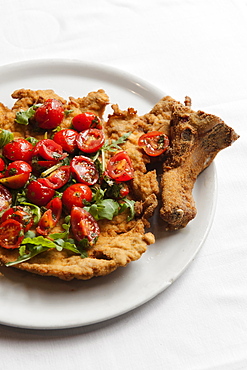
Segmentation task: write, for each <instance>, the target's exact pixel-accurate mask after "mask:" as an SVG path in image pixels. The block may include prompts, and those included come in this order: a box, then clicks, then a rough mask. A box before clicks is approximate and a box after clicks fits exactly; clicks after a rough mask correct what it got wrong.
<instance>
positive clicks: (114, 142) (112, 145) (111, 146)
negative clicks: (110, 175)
mask: <svg viewBox="0 0 247 370" xmlns="http://www.w3.org/2000/svg"><path fill="white" fill-rule="evenodd" d="M130 135H131V132H126V134H123V135H122V136H120V138H119V139H117V140H112V142H111V143H110V144H109V141H108V140H106V141H105V144H104V145H103V147H102V148H101V149H102V150H108V151H109V152H114V151H116V150H119V149H121V147H120V146H119V145H121V144H123V143H124V142H125V141H126V140H127V139H128V137H129V136H130Z"/></svg>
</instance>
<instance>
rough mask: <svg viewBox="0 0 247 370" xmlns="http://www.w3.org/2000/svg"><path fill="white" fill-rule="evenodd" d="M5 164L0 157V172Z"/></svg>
mask: <svg viewBox="0 0 247 370" xmlns="http://www.w3.org/2000/svg"><path fill="white" fill-rule="evenodd" d="M5 167H6V164H5V162H4V160H3V159H2V158H0V172H2V171H4V170H5Z"/></svg>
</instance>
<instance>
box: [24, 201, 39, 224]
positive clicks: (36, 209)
mask: <svg viewBox="0 0 247 370" xmlns="http://www.w3.org/2000/svg"><path fill="white" fill-rule="evenodd" d="M20 204H21V205H22V204H23V205H25V206H29V207H30V208H31V211H32V214H33V216H34V218H33V221H34V224H35V225H36V224H37V223H38V222H39V220H40V218H41V211H40V208H39V207H38V206H36V204H33V203H28V202H20Z"/></svg>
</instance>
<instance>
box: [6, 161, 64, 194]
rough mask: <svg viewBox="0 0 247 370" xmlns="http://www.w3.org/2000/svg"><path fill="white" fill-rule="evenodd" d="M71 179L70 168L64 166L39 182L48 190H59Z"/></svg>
mask: <svg viewBox="0 0 247 370" xmlns="http://www.w3.org/2000/svg"><path fill="white" fill-rule="evenodd" d="M69 178H70V166H62V167H60V168H58V169H57V170H55V171H53V172H52V173H51V174H50V175H49V176H47V177H45V178H41V179H39V181H40V182H41V183H42V184H43V185H45V186H47V187H48V188H51V189H59V188H61V187H62V186H63V185H65V184H66V183H67V182H68V181H69ZM0 181H1V180H0Z"/></svg>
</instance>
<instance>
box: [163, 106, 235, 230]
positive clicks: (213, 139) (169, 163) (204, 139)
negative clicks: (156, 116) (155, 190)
mask: <svg viewBox="0 0 247 370" xmlns="http://www.w3.org/2000/svg"><path fill="white" fill-rule="evenodd" d="M238 137H239V136H238V135H237V134H236V133H235V132H234V130H233V129H232V128H231V127H229V126H227V125H226V124H225V123H224V122H223V121H222V120H221V119H220V118H218V117H216V116H214V115H211V114H207V113H204V112H202V111H198V112H194V111H192V110H191V109H190V107H189V106H184V105H183V104H179V103H177V104H175V105H174V106H173V110H172V114H171V122H170V141H171V150H170V151H169V153H168V156H167V158H166V160H165V161H164V164H163V174H162V178H161V200H162V207H161V209H160V216H161V218H162V219H163V220H164V222H165V228H166V229H167V230H176V229H180V228H183V227H185V226H186V225H187V224H188V222H189V221H191V220H192V219H193V218H194V217H195V215H196V206H195V202H194V199H193V195H192V190H193V187H194V184H195V181H196V179H197V177H198V175H199V174H200V173H201V172H202V171H203V170H204V169H205V168H207V167H208V166H209V165H210V164H211V163H212V161H213V159H214V158H215V156H216V155H217V153H218V152H219V151H221V150H222V149H224V148H226V147H228V146H230V145H231V144H232V143H233V142H234V141H235V140H237V139H238Z"/></svg>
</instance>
